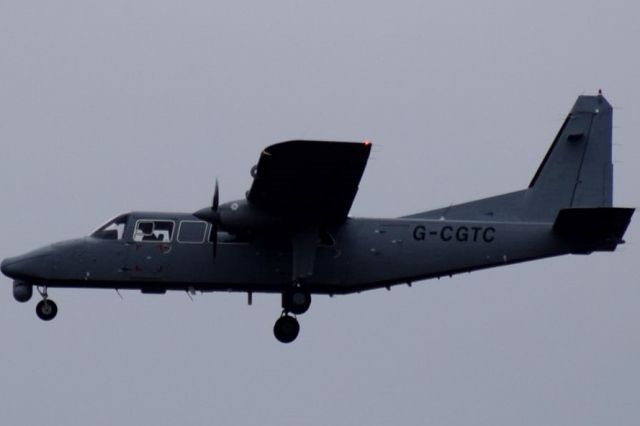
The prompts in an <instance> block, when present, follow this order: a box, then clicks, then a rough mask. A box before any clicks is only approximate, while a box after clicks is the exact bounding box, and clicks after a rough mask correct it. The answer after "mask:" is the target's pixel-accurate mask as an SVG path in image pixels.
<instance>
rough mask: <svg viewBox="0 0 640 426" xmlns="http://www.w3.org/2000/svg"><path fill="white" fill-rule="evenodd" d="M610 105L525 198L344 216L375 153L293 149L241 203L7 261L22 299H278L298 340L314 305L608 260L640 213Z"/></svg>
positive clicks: (592, 109)
mask: <svg viewBox="0 0 640 426" xmlns="http://www.w3.org/2000/svg"><path fill="white" fill-rule="evenodd" d="M611 118H612V108H611V106H610V105H609V103H608V102H607V101H606V100H605V98H604V97H603V96H602V95H601V94H599V95H598V96H580V97H579V98H578V100H577V101H576V103H575V105H574V106H573V109H572V110H571V112H570V113H569V116H568V117H567V119H566V120H565V122H564V124H563V125H562V127H561V129H560V131H559V133H558V135H557V136H556V138H555V140H554V141H553V144H552V145H551V148H550V150H549V152H548V153H547V155H546V157H545V158H544V161H543V162H542V164H541V165H540V167H539V168H538V170H537V172H536V173H535V175H534V177H533V180H532V181H531V184H530V185H529V187H528V188H526V189H523V190H520V191H516V192H511V193H508V194H503V195H498V196H495V197H491V198H485V199H481V200H476V201H471V202H468V203H464V204H458V205H453V206H449V207H445V208H441V209H437V210H431V211H427V212H423V213H417V214H413V215H409V216H404V217H400V218H393V219H378V218H352V217H349V216H348V213H349V210H350V208H351V204H352V202H353V199H354V197H355V195H356V192H357V190H358V185H359V183H360V178H361V176H362V173H363V171H364V168H365V165H366V163H367V159H368V157H369V152H370V150H371V145H370V143H369V142H366V141H365V142H364V143H348V142H324V141H289V142H282V143H278V144H275V145H272V146H270V147H268V148H266V149H265V150H264V151H262V153H261V154H260V158H259V160H258V164H257V165H256V166H254V167H253V168H252V169H251V174H252V176H253V183H252V185H251V188H250V189H249V191H248V192H247V194H246V197H245V199H241V200H237V201H231V202H227V203H224V204H220V203H219V201H218V200H219V192H218V183H217V182H216V185H215V191H214V195H213V201H212V203H211V205H210V206H208V207H206V208H203V209H201V210H198V211H197V212H195V213H160V212H131V213H127V214H123V215H120V216H118V217H116V218H115V219H113V220H111V221H109V222H107V223H106V224H104V225H103V226H101V227H100V228H98V229H97V230H96V231H95V232H94V233H93V234H91V235H90V236H88V237H85V238H80V239H74V240H70V241H64V242H59V243H55V244H52V245H48V246H46V247H43V248H40V249H37V250H34V251H32V252H29V253H27V254H24V255H22V256H17V257H12V258H8V259H5V260H4V261H3V262H2V267H1V268H2V272H3V273H4V274H5V275H6V276H8V277H11V278H12V279H14V281H13V296H14V298H15V299H16V300H17V301H19V302H26V301H28V300H29V299H30V298H31V297H32V294H33V287H34V286H35V287H36V289H37V291H38V292H39V293H40V295H41V297H42V300H41V301H40V302H39V303H38V304H37V306H36V313H37V315H38V317H40V318H41V319H42V320H45V321H49V320H51V319H53V318H54V317H55V316H56V313H57V306H56V304H55V303H54V302H53V300H51V299H50V298H49V296H48V289H49V288H58V287H73V288H111V289H116V290H118V289H137V290H141V291H142V292H143V293H165V292H166V291H167V290H182V291H187V292H190V293H194V292H196V291H200V292H210V291H236V292H246V293H247V294H248V302H249V303H251V300H252V294H253V293H256V292H258V293H280V294H281V295H282V314H281V315H280V317H279V318H278V319H277V321H276V323H275V326H274V328H273V330H274V334H275V336H276V338H277V339H278V340H279V341H281V342H284V343H289V342H292V341H293V340H294V339H295V338H296V337H297V336H298V333H299V330H300V326H299V323H298V321H297V319H296V315H300V314H303V313H304V312H306V311H307V309H308V308H309V305H310V304H311V295H312V294H328V295H334V294H347V293H355V292H360V291H364V290H371V289H376V288H383V287H386V288H389V287H390V286H392V285H396V284H409V285H411V283H412V282H414V281H420V280H425V279H429V278H436V277H441V276H451V275H453V274H457V273H461V272H469V271H473V270H477V269H483V268H490V267H494V266H501V265H509V264H513V263H517V262H524V261H529V260H535V259H541V258H546V257H551V256H558V255H563V254H589V253H591V252H594V251H613V250H615V249H616V246H617V245H618V244H621V243H623V242H624V241H623V240H622V237H623V235H624V233H625V231H626V229H627V226H628V225H629V222H630V220H631V216H632V215H633V212H634V209H630V208H615V207H612V199H613V194H612V191H613V166H612V163H611Z"/></svg>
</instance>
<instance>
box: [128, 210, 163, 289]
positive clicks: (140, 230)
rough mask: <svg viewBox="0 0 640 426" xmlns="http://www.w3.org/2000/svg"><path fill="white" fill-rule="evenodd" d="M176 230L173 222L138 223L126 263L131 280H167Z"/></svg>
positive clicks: (146, 221) (152, 221)
mask: <svg viewBox="0 0 640 426" xmlns="http://www.w3.org/2000/svg"><path fill="white" fill-rule="evenodd" d="M174 230H175V222H174V221H172V220H155V219H142V220H138V221H137V222H136V224H135V229H134V231H133V241H132V242H131V244H130V247H129V250H128V253H127V261H126V271H127V272H128V276H129V279H130V280H136V281H138V280H150V281H151V280H153V281H162V280H164V279H166V277H167V273H168V271H169V253H171V248H172V246H171V243H172V240H173V234H174Z"/></svg>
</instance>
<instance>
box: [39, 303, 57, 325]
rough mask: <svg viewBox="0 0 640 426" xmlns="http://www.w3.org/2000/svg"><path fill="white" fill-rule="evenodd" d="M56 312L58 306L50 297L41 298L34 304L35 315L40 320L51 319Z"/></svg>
mask: <svg viewBox="0 0 640 426" xmlns="http://www.w3.org/2000/svg"><path fill="white" fill-rule="evenodd" d="M57 314H58V306H57V305H56V303H55V302H54V301H53V300H51V299H46V300H41V301H40V302H38V304H37V305H36V315H38V318H40V319H41V320H42V321H51V320H52V319H54V318H55V317H56V315H57Z"/></svg>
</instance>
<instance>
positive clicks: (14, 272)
mask: <svg viewBox="0 0 640 426" xmlns="http://www.w3.org/2000/svg"><path fill="white" fill-rule="evenodd" d="M20 257H21V256H18V257H9V258H6V259H5V260H3V261H2V265H0V270H2V273H3V274H5V275H6V276H7V277H9V278H19V276H20V275H22V272H24V271H23V268H22V264H23V263H24V262H23V261H22V260H21V259H20Z"/></svg>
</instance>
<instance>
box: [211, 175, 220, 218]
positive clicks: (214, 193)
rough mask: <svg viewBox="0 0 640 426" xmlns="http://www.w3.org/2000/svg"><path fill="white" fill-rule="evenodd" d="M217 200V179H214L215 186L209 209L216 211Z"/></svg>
mask: <svg viewBox="0 0 640 426" xmlns="http://www.w3.org/2000/svg"><path fill="white" fill-rule="evenodd" d="M218 200H219V191H218V179H216V188H215V190H214V191H213V203H212V204H211V210H213V211H215V212H217V211H218Z"/></svg>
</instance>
